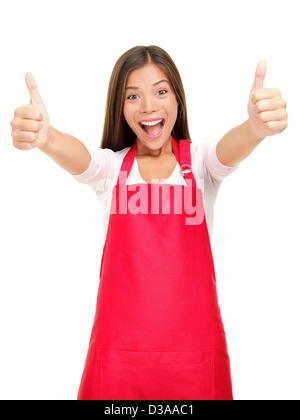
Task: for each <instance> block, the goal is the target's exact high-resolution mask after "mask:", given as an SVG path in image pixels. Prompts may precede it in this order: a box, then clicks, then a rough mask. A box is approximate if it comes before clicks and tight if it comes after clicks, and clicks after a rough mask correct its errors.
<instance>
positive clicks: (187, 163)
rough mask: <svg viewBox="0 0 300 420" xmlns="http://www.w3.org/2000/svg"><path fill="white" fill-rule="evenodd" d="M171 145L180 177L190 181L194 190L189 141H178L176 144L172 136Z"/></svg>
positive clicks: (194, 183) (194, 181) (194, 182)
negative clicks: (178, 166)
mask: <svg viewBox="0 0 300 420" xmlns="http://www.w3.org/2000/svg"><path fill="white" fill-rule="evenodd" d="M172 145H173V150H174V153H175V156H176V158H177V160H178V162H179V165H180V171H181V174H182V176H183V177H184V179H185V180H188V179H191V180H192V186H193V187H195V188H196V186H197V185H196V180H195V177H194V174H193V171H192V159H191V140H179V144H178V143H177V141H176V140H175V139H174V138H173V136H172Z"/></svg>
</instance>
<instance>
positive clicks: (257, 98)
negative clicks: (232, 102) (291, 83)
mask: <svg viewBox="0 0 300 420" xmlns="http://www.w3.org/2000/svg"><path fill="white" fill-rule="evenodd" d="M266 70H267V69H266V62H265V61H264V60H263V61H260V62H259V64H258V66H257V68H256V72H255V79H254V83H253V86H252V89H251V92H250V97H249V102H248V114H249V121H250V125H251V128H252V130H253V133H254V134H255V135H256V136H257V137H259V138H264V137H267V136H273V135H274V134H278V133H281V132H282V131H283V130H285V129H286V128H287V126H288V122H287V115H288V114H287V111H286V105H287V104H286V101H285V100H284V99H282V97H281V93H280V91H279V90H278V89H264V87H263V83H264V78H265V75H266Z"/></svg>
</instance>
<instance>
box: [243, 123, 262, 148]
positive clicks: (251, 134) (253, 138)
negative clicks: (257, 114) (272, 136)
mask: <svg viewBox="0 0 300 420" xmlns="http://www.w3.org/2000/svg"><path fill="white" fill-rule="evenodd" d="M244 124H245V129H246V131H247V137H248V139H249V142H251V143H253V144H259V143H261V142H262V141H263V140H264V139H265V138H266V137H265V136H263V137H262V136H259V135H257V134H256V132H255V129H254V126H253V124H252V122H251V120H250V118H248V120H246V121H245V122H244Z"/></svg>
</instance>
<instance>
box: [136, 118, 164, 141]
mask: <svg viewBox="0 0 300 420" xmlns="http://www.w3.org/2000/svg"><path fill="white" fill-rule="evenodd" d="M139 125H140V127H142V129H143V131H144V133H145V135H146V136H147V137H148V138H150V139H157V138H158V137H160V136H161V134H162V132H163V129H164V125H165V120H164V119H157V120H148V121H147V120H145V121H141V122H140V123H139Z"/></svg>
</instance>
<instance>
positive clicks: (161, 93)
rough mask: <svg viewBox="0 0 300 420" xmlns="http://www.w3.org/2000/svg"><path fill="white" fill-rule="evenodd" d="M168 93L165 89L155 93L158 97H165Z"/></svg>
mask: <svg viewBox="0 0 300 420" xmlns="http://www.w3.org/2000/svg"><path fill="white" fill-rule="evenodd" d="M167 92H168V91H167V90H166V89H160V90H159V91H158V92H157V93H158V95H159V96H162V95H165V94H166V93H167Z"/></svg>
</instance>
